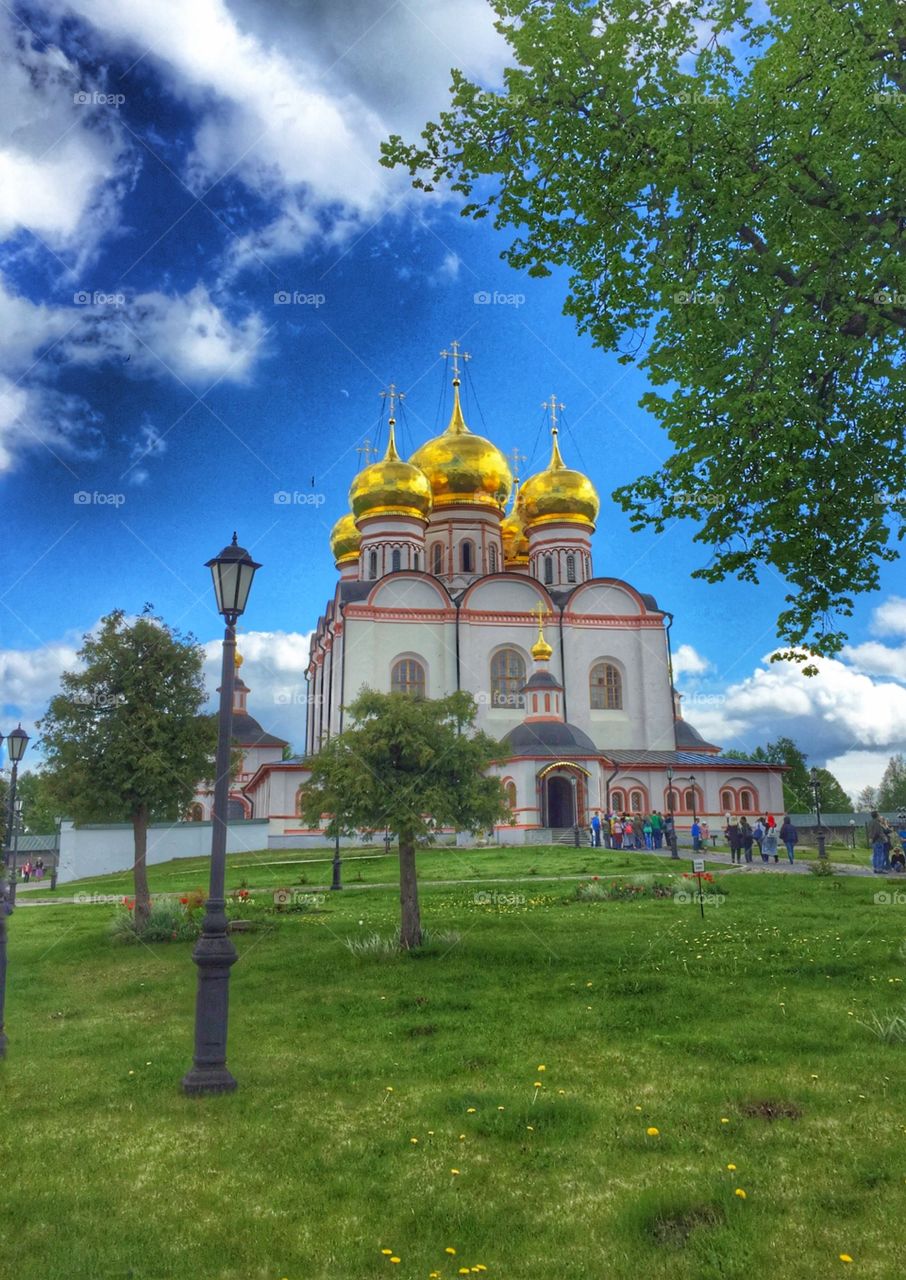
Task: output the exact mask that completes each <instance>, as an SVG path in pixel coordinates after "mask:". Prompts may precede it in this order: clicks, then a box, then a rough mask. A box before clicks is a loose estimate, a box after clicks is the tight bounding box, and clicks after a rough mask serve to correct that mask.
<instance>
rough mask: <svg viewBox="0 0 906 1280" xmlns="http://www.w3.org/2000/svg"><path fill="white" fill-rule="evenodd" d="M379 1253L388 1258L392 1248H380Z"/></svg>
mask: <svg viewBox="0 0 906 1280" xmlns="http://www.w3.org/2000/svg"><path fill="white" fill-rule="evenodd" d="M381 1253H382V1254H383V1255H384V1257H385V1258H389V1257H390V1255H391V1254H392V1253H393V1250H392V1249H382V1250H381Z"/></svg>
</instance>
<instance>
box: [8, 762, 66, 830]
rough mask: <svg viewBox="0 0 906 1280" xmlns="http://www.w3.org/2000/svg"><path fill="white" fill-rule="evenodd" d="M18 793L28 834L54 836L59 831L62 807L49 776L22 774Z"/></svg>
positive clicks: (41, 772) (33, 773)
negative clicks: (58, 822)
mask: <svg viewBox="0 0 906 1280" xmlns="http://www.w3.org/2000/svg"><path fill="white" fill-rule="evenodd" d="M17 793H18V796H19V799H20V800H21V801H22V823H23V826H24V828H25V831H26V832H27V834H28V835H30V836H46V835H52V834H53V833H54V832H55V831H56V829H57V817H58V816H59V813H60V806H59V805H58V803H57V801H56V798H55V797H54V794H53V791H52V789H51V781H50V777H49V776H48V774H47V773H46V772H43V771H38V772H32V773H22V774H20V775H19V782H18V786H17Z"/></svg>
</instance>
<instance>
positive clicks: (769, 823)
mask: <svg viewBox="0 0 906 1280" xmlns="http://www.w3.org/2000/svg"><path fill="white" fill-rule="evenodd" d="M764 825H765V826H766V827H767V829H768V830H769V831H773V830H774V828H775V827H776V826H777V823H776V822H775V821H774V815H773V813H769V814H768V816H767V817H766V818H765V820H764Z"/></svg>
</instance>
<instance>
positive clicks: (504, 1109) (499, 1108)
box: [497, 1107, 506, 1111]
mask: <svg viewBox="0 0 906 1280" xmlns="http://www.w3.org/2000/svg"><path fill="white" fill-rule="evenodd" d="M497 1110H498V1111H506V1107H498V1108H497Z"/></svg>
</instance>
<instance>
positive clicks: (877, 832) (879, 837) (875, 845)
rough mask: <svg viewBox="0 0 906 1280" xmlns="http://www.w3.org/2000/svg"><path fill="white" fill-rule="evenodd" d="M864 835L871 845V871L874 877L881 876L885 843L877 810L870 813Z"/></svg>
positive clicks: (885, 848)
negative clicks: (869, 819)
mask: <svg viewBox="0 0 906 1280" xmlns="http://www.w3.org/2000/svg"><path fill="white" fill-rule="evenodd" d="M865 835H866V836H867V838H868V843H869V844H870V845H871V869H872V871H873V872H874V874H875V875H876V876H882V875H883V874H884V863H885V861H886V854H887V842H886V840H885V837H884V827H883V826H882V824H881V819H880V817H879V816H878V811H877V809H872V811H871V822H869V824H868V827H867V828H866V831H865Z"/></svg>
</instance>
